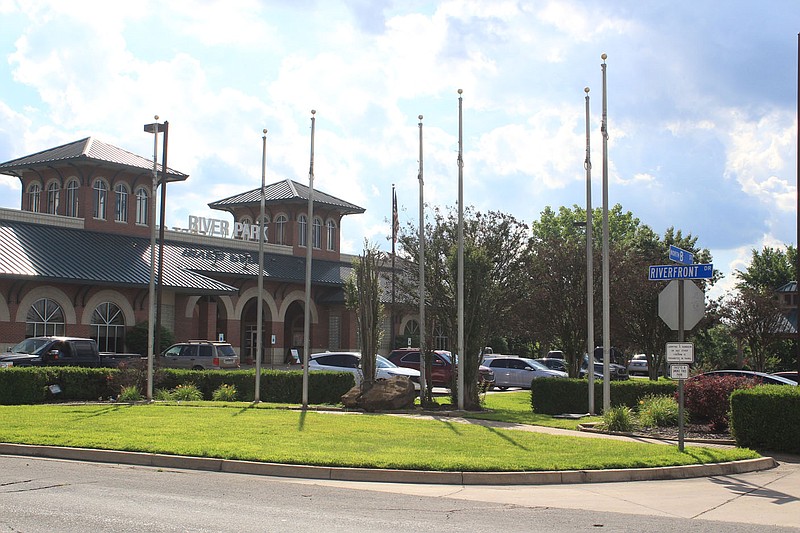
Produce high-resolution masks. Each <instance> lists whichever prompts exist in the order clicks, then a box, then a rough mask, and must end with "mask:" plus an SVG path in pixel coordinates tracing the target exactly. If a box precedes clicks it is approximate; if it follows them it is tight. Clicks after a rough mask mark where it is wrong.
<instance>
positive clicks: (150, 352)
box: [145, 115, 160, 402]
mask: <svg viewBox="0 0 800 533" xmlns="http://www.w3.org/2000/svg"><path fill="white" fill-rule="evenodd" d="M154 118H155V119H156V122H154V123H153V124H152V125H150V126H151V129H152V133H153V189H152V190H153V194H152V198H153V201H152V203H151V205H150V216H149V217H148V218H149V219H150V224H151V225H150V288H149V291H150V292H149V296H148V299H147V401H148V402H151V401H153V360H154V359H155V352H154V350H155V349H156V348H157V347H156V346H155V340H154V338H153V337H154V335H153V333H154V330H155V305H156V285H155V280H156V193H157V191H158V132H159V131H160V129H159V126H160V124H159V123H158V115H156V116H155V117H154ZM145 131H148V129H147V125H146V126H145Z"/></svg>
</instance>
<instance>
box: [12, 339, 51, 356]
mask: <svg viewBox="0 0 800 533" xmlns="http://www.w3.org/2000/svg"><path fill="white" fill-rule="evenodd" d="M49 342H50V339H39V338H35V337H34V338H31V339H25V340H24V341H22V342H20V343H19V344H17V345H16V346H14V347H13V348H11V353H28V354H34V355H39V350H41V349H42V348H44V347H45V346H46V345H47V344H48V343H49Z"/></svg>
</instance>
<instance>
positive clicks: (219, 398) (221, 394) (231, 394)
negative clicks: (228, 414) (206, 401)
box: [211, 378, 255, 402]
mask: <svg viewBox="0 0 800 533" xmlns="http://www.w3.org/2000/svg"><path fill="white" fill-rule="evenodd" d="M254 379H255V378H254ZM211 399H212V400H214V401H216V402H235V401H236V386H235V385H227V384H225V383H223V384H222V385H220V386H219V388H217V390H215V391H214V392H213V393H212V394H211Z"/></svg>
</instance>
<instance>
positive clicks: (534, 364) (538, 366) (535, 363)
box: [523, 359, 550, 370]
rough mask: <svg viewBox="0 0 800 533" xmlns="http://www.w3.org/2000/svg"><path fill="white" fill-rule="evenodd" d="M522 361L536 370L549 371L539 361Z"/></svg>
mask: <svg viewBox="0 0 800 533" xmlns="http://www.w3.org/2000/svg"><path fill="white" fill-rule="evenodd" d="M523 361H525V362H526V363H528V364H529V365H531V366H532V367H533V368H535V369H536V370H550V369H549V368H547V366H546V365H543V364H542V363H540V362H539V361H534V360H533V359H523Z"/></svg>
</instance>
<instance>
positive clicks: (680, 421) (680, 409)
mask: <svg viewBox="0 0 800 533" xmlns="http://www.w3.org/2000/svg"><path fill="white" fill-rule="evenodd" d="M683 287H684V280H682V279H679V280H678V342H683V339H684V336H685V331H684V326H683V324H684V309H683V305H684V301H685V300H684V293H683ZM683 381H684V380H682V379H679V380H678V451H681V452H682V451H683Z"/></svg>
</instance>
